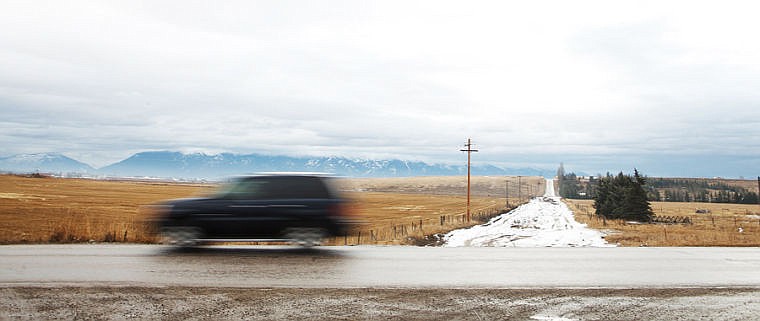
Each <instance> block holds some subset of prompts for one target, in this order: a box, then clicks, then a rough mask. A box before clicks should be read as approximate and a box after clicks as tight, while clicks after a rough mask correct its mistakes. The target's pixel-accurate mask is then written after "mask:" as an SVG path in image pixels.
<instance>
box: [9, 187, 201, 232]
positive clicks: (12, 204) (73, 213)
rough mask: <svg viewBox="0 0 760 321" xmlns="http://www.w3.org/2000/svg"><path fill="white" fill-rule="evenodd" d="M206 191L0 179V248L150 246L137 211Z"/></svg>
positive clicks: (142, 217) (140, 214)
mask: <svg viewBox="0 0 760 321" xmlns="http://www.w3.org/2000/svg"><path fill="white" fill-rule="evenodd" d="M210 188H211V187H210V186H207V185H205V186H204V185H192V184H175V183H160V182H153V183H152V182H129V181H98V180H86V179H61V178H50V177H43V178H34V177H21V176H12V175H0V243H6V244H7V243H26V242H31V243H41V242H42V243H44V242H88V241H90V240H93V241H98V242H102V241H120V242H123V241H127V242H153V241H154V240H155V238H154V236H153V235H151V233H148V231H147V230H146V228H145V225H144V224H143V221H144V219H145V218H146V215H147V214H146V211H144V210H143V208H142V207H141V206H143V205H148V204H152V203H155V202H158V201H161V200H165V199H169V198H179V197H186V196H189V195H197V194H199V193H202V192H204V191H208V190H210Z"/></svg>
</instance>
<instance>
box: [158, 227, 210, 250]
mask: <svg viewBox="0 0 760 321" xmlns="http://www.w3.org/2000/svg"><path fill="white" fill-rule="evenodd" d="M161 236H162V240H161V243H163V244H168V245H175V246H182V247H187V246H194V245H197V244H198V240H199V239H200V238H201V237H202V236H203V231H202V230H201V229H200V228H197V227H194V226H172V227H166V228H164V229H163V230H162V231H161Z"/></svg>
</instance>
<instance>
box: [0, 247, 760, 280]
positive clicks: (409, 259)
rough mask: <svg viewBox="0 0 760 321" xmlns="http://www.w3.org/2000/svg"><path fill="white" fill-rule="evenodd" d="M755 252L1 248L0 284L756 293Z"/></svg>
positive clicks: (758, 264)
mask: <svg viewBox="0 0 760 321" xmlns="http://www.w3.org/2000/svg"><path fill="white" fill-rule="evenodd" d="M758 271H760V249H758V248H438V247H405V246H389V247H384V246H355V247H319V248H316V249H312V250H304V249H300V248H296V247H286V246H279V247H278V246H207V247H199V248H194V249H189V250H177V249H174V248H171V247H166V246H159V245H89V244H87V245H84V244H83V245H9V246H0V285H4V286H20V285H75V286H78V285H82V286H92V285H109V286H110V285H130V286H191V287H196V286H199V287H259V288H261V287H273V288H364V287H372V288H556V287H563V288H565V287H566V288H679V287H748V288H757V287H760V273H758Z"/></svg>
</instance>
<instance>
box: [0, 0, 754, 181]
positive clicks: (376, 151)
mask: <svg viewBox="0 0 760 321" xmlns="http://www.w3.org/2000/svg"><path fill="white" fill-rule="evenodd" d="M756 12H758V5H756V4H755V3H753V2H750V1H746V2H743V1H724V2H720V3H719V4H718V3H716V2H699V1H696V2H695V1H629V2H618V1H615V2H610V1H577V2H566V1H531V2H528V3H511V2H503V1H482V2H480V1H478V2H466V3H465V2H461V1H368V2H359V1H229V2H223V3H217V2H204V1H161V2H155V1H148V2H144V3H139V2H132V1H125V2H117V1H98V2H80V1H66V2H54V1H51V2H47V1H3V2H2V3H0V43H2V46H0V115H2V117H0V156H8V155H13V154H20V153H35V152H60V153H64V154H66V155H68V156H70V157H73V158H76V159H78V160H82V161H84V162H87V163H89V164H91V165H93V166H95V167H99V166H104V165H107V164H110V163H113V162H115V161H118V160H121V159H124V158H126V157H128V156H129V155H131V154H133V153H136V152H140V151H145V150H177V151H182V152H205V153H219V152H232V153H241V154H245V153H262V154H273V155H289V156H302V155H312V156H328V155H339V156H345V157H361V158H369V159H404V160H419V161H425V162H429V163H461V162H463V161H464V160H466V155H465V154H464V153H462V152H460V151H459V149H462V148H463V146H462V145H463V144H464V142H465V141H466V139H467V138H468V137H472V138H473V141H474V143H475V144H476V146H475V148H478V149H479V150H480V151H479V152H478V153H476V154H474V155H473V160H474V161H475V162H481V163H488V164H495V165H501V166H505V167H534V168H556V167H557V165H558V164H559V162H564V163H565V167H566V168H567V169H568V171H580V172H587V173H604V172H606V171H612V172H617V171H620V170H624V171H626V172H630V171H632V168H633V167H637V168H639V169H640V170H641V171H642V172H643V173H645V174H647V175H651V176H706V177H711V176H725V177H738V176H747V177H753V175H757V174H758V173H757V168H760V129H758V127H760V126H758V125H760V91H758V90H757V88H760V63H758V61H760V42H757V41H753V39H755V38H756V32H757V30H760V20H758V19H756V17H755V16H756Z"/></svg>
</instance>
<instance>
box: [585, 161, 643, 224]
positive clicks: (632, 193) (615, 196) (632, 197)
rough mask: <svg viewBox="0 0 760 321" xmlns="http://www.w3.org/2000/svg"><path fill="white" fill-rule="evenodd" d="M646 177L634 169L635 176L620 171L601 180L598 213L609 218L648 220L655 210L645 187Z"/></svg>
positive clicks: (596, 206) (598, 190) (595, 199)
mask: <svg viewBox="0 0 760 321" xmlns="http://www.w3.org/2000/svg"><path fill="white" fill-rule="evenodd" d="M645 185H646V179H645V178H644V177H643V176H641V175H640V174H639V171H638V170H637V169H634V175H633V177H631V176H628V175H624V174H623V172H620V173H619V174H618V175H617V176H614V177H613V176H611V175H610V174H609V173H608V174H607V176H606V177H603V178H601V179H600V180H599V186H598V188H597V192H596V197H595V198H594V208H595V209H596V214H597V215H600V216H604V217H606V218H609V219H625V220H635V221H642V222H648V221H651V219H652V216H653V215H654V212H653V211H652V207H651V205H650V204H649V200H648V199H647V192H646V190H645V189H644V186H645Z"/></svg>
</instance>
